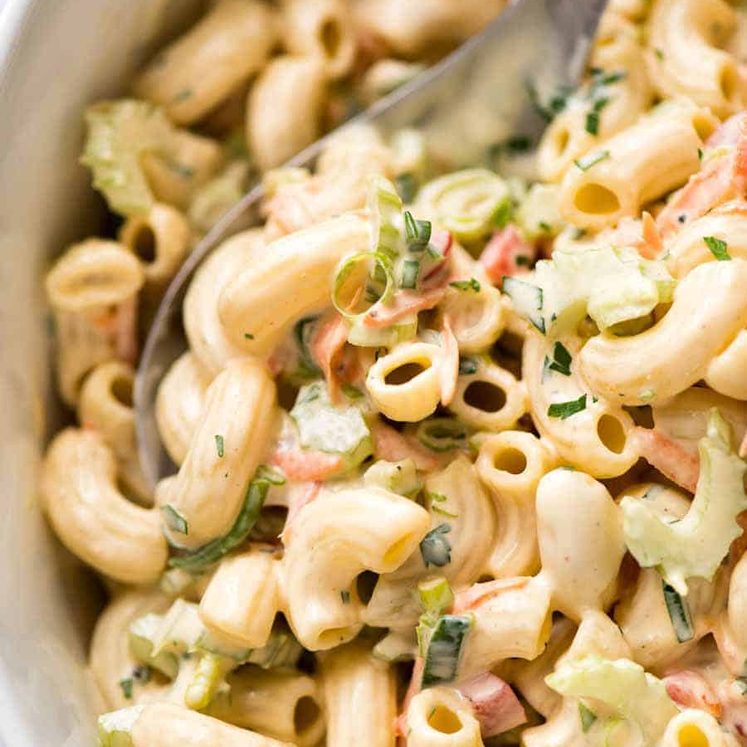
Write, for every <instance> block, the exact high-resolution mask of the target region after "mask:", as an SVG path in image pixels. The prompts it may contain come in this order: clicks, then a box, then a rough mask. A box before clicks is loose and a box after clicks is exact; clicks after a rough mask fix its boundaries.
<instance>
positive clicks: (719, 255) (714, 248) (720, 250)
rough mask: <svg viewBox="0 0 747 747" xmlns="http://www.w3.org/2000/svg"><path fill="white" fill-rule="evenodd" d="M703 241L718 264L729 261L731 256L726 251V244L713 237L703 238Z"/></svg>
mask: <svg viewBox="0 0 747 747" xmlns="http://www.w3.org/2000/svg"><path fill="white" fill-rule="evenodd" d="M703 241H705V245H706V246H707V247H708V248H709V249H710V250H711V254H712V255H713V256H714V257H716V259H717V260H718V261H719V262H725V261H728V260H730V259H731V255H730V254H729V252H728V251H727V244H726V242H725V241H724V240H723V239H717V238H716V237H715V236H704V237H703Z"/></svg>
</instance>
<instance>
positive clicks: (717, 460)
mask: <svg viewBox="0 0 747 747" xmlns="http://www.w3.org/2000/svg"><path fill="white" fill-rule="evenodd" d="M698 451H699V453H700V476H699V478H698V485H697V488H696V491H695V497H694V499H693V502H692V503H691V504H690V508H689V510H688V512H687V514H686V515H685V516H684V517H683V518H682V519H681V520H680V521H677V522H671V523H665V522H664V520H663V519H662V517H661V516H660V515H659V514H657V513H656V512H655V511H654V510H652V508H651V506H650V505H649V504H647V503H646V502H645V501H640V500H634V499H633V498H630V497H627V496H626V497H624V498H623V499H622V501H621V503H620V508H621V509H622V512H623V529H624V532H625V542H626V544H627V546H628V549H629V550H630V552H631V553H632V555H633V557H634V558H635V559H636V560H637V561H638V563H639V564H640V565H641V566H643V567H651V566H656V567H658V568H659V570H660V571H661V574H662V575H663V576H664V578H665V579H666V581H667V582H668V583H669V584H670V585H671V586H672V587H673V588H674V589H675V590H676V591H677V592H678V593H679V594H681V595H683V596H685V595H687V579H688V578H690V577H695V576H697V577H700V578H704V579H707V580H708V581H710V580H712V579H713V575H714V574H715V572H716V570H717V569H718V567H719V565H720V563H721V561H722V560H723V558H724V556H725V555H726V553H727V552H728V551H729V546H730V545H731V543H732V541H733V540H734V539H736V538H737V537H739V535H740V534H741V533H742V529H741V527H740V526H739V524H738V523H737V516H738V515H739V514H740V513H741V512H742V511H744V510H745V509H747V496H746V495H745V492H744V485H743V482H742V479H743V476H744V473H745V471H746V470H747V465H746V464H745V462H744V461H742V460H741V459H740V458H739V457H738V456H737V455H736V453H735V451H734V448H733V446H732V434H731V427H730V426H729V424H728V423H727V422H726V421H725V420H724V419H723V418H722V417H721V415H720V413H719V412H718V410H716V409H713V410H711V413H710V416H709V419H708V431H707V433H706V435H705V436H704V437H703V438H702V439H701V440H700V442H699V444H698Z"/></svg>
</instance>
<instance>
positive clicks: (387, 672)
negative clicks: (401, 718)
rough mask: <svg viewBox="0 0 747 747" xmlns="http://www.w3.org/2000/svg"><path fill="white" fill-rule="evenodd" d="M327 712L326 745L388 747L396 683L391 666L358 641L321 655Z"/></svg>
mask: <svg viewBox="0 0 747 747" xmlns="http://www.w3.org/2000/svg"><path fill="white" fill-rule="evenodd" d="M320 661H321V669H322V685H323V688H324V700H325V705H326V712H327V747H347V746H348V745H351V744H355V743H359V744H365V745H366V746H367V747H392V745H393V744H394V742H395V728H394V722H395V718H396V715H397V683H396V680H395V676H394V670H393V669H392V667H391V666H390V665H389V664H387V663H386V662H384V661H381V660H380V659H376V658H374V656H372V654H371V650H370V649H369V648H368V647H366V646H365V645H364V644H362V643H360V642H354V643H350V644H348V645H346V646H341V647H339V648H336V649H334V650H333V651H327V652H325V653H324V654H323V655H322V656H321V657H320Z"/></svg>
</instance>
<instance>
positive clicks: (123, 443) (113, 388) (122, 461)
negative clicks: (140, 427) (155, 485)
mask: <svg viewBox="0 0 747 747" xmlns="http://www.w3.org/2000/svg"><path fill="white" fill-rule="evenodd" d="M134 380H135V372H134V371H133V369H132V367H131V366H130V365H128V364H127V363H121V362H119V361H109V362H108V363H102V364H101V365H100V366H97V367H96V368H95V369H94V370H93V371H92V372H91V373H90V374H89V376H88V377H87V378H86V380H85V381H84V383H83V387H82V389H81V391H80V401H79V402H78V420H79V421H80V422H81V424H82V425H83V427H84V428H93V429H94V430H97V431H98V432H99V433H100V434H101V436H102V437H103V439H104V442H105V443H106V445H107V446H108V447H109V448H110V449H111V450H112V451H113V452H114V456H115V457H116V459H117V474H118V476H119V479H120V480H121V481H122V483H123V484H124V486H125V488H126V489H127V490H128V491H130V492H131V493H132V494H133V495H134V496H135V497H136V498H137V500H138V502H140V503H142V504H143V505H146V506H150V505H152V503H153V495H152V491H151V490H150V486H149V485H148V482H147V480H146V479H145V477H144V476H143V473H142V470H141V469H140V460H139V459H138V453H137V441H136V438H135V413H134V411H133V409H132V386H133V383H134Z"/></svg>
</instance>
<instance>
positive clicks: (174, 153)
mask: <svg viewBox="0 0 747 747" xmlns="http://www.w3.org/2000/svg"><path fill="white" fill-rule="evenodd" d="M172 138H173V140H172V142H171V144H170V145H171V155H170V156H169V157H165V156H161V155H160V154H158V153H150V152H146V153H143V156H142V163H143V171H144V172H145V176H146V178H147V180H148V185H149V186H150V188H151V190H152V191H153V194H154V195H155V197H156V199H157V200H158V201H159V202H160V203H166V204H168V205H173V206H175V207H177V208H179V209H180V210H186V209H187V208H188V207H189V204H190V202H191V201H192V198H193V197H194V196H195V194H196V192H197V190H198V189H199V188H200V187H202V186H203V185H204V184H206V183H207V182H208V180H210V179H211V178H212V177H213V176H214V175H215V174H216V173H217V172H218V170H219V169H220V168H221V166H222V165H223V161H224V156H223V150H222V148H221V146H220V143H218V142H217V141H216V140H213V139H212V138H209V137H204V136H203V135H197V134H195V133H194V132H189V131H188V130H175V131H174V133H173V135H172Z"/></svg>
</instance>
